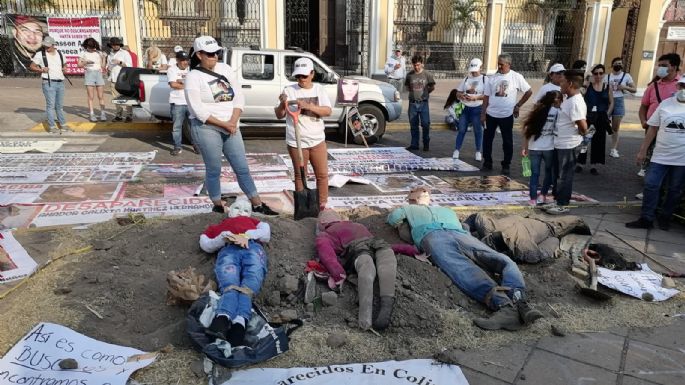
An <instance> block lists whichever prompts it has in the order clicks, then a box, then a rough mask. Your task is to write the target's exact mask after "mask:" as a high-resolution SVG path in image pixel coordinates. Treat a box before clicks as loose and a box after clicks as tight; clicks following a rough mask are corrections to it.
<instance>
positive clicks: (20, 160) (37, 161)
mask: <svg viewBox="0 0 685 385" xmlns="http://www.w3.org/2000/svg"><path fill="white" fill-rule="evenodd" d="M154 158H155V151H149V152H63V153H54V154H19V155H0V170H9V169H22V168H24V167H67V166H69V167H75V166H81V167H86V166H89V167H92V166H124V165H144V164H148V163H149V162H151V161H152V160H153V159H154Z"/></svg>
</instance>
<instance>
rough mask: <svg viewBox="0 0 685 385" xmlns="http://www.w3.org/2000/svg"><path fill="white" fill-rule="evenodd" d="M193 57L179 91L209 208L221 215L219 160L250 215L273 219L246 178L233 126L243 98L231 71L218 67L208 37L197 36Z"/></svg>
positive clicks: (215, 51)
mask: <svg viewBox="0 0 685 385" xmlns="http://www.w3.org/2000/svg"><path fill="white" fill-rule="evenodd" d="M193 55H194V56H196V57H197V59H198V60H199V65H198V66H197V67H195V68H194V69H193V70H192V71H190V72H189V73H188V75H187V76H186V79H185V82H184V85H185V88H184V91H185V98H186V102H187V104H188V110H189V115H190V123H191V130H192V137H193V138H194V140H195V141H196V144H197V145H198V147H199V149H200V154H202V160H203V161H204V163H205V188H206V189H207V193H208V194H209V199H211V200H212V202H213V203H214V208H213V209H212V211H214V212H219V213H224V212H226V207H225V205H224V203H223V201H222V200H221V183H220V177H221V160H222V159H221V158H222V157H221V155H222V154H223V155H224V156H225V157H226V160H228V163H229V164H230V165H231V168H232V169H233V172H234V173H235V174H236V178H237V179H238V185H239V186H240V189H241V190H242V191H243V193H245V195H246V196H247V198H248V199H249V200H250V202H251V203H252V211H253V212H255V213H258V214H264V215H278V213H276V212H275V211H273V210H272V209H271V208H270V207H269V206H267V205H266V204H265V203H263V202H262V200H261V199H260V197H259V193H258V192H257V187H256V186H255V184H254V181H253V180H252V176H251V175H250V169H249V167H248V164H247V158H246V157H245V143H243V137H242V135H241V133H240V127H239V122H238V121H239V119H240V114H241V113H242V111H243V108H244V107H245V98H244V96H243V93H242V92H241V90H240V85H239V84H238V82H237V79H236V77H235V73H234V71H233V69H232V68H231V66H229V65H228V64H225V63H219V57H220V56H221V46H219V43H217V41H216V40H215V39H214V38H213V37H211V36H200V37H198V38H196V39H195V42H194V43H193Z"/></svg>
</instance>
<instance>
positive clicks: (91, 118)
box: [90, 112, 98, 122]
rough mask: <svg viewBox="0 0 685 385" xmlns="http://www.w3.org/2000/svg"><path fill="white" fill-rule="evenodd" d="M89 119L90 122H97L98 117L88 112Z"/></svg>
mask: <svg viewBox="0 0 685 385" xmlns="http://www.w3.org/2000/svg"><path fill="white" fill-rule="evenodd" d="M90 121H91V122H97V121H98V118H97V116H95V113H94V112H91V113H90Z"/></svg>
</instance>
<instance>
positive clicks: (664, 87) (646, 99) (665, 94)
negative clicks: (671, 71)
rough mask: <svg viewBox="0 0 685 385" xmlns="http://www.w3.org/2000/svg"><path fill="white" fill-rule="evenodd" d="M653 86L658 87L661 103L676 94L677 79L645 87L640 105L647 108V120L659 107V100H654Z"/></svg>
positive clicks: (660, 81)
mask: <svg viewBox="0 0 685 385" xmlns="http://www.w3.org/2000/svg"><path fill="white" fill-rule="evenodd" d="M655 86H657V87H659V96H661V101H664V100H666V99H668V98H670V97H671V96H673V94H675V93H676V92H678V77H676V78H674V79H673V80H671V81H670V82H664V81H663V80H659V81H657V82H656V83H652V84H650V85H649V87H647V89H646V90H645V93H644V95H642V105H643V106H647V119H649V118H650V117H651V116H652V114H653V113H654V111H656V108H657V107H659V100H658V99H657V98H656V92H655V91H654V87H655Z"/></svg>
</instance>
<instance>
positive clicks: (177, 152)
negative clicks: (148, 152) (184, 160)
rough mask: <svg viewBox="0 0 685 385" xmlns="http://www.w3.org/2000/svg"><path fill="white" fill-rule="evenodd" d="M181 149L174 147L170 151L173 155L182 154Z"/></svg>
mask: <svg viewBox="0 0 685 385" xmlns="http://www.w3.org/2000/svg"><path fill="white" fill-rule="evenodd" d="M181 151H182V150H181V149H180V148H174V149H173V150H171V151H169V153H170V154H171V156H178V154H180V153H181Z"/></svg>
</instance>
